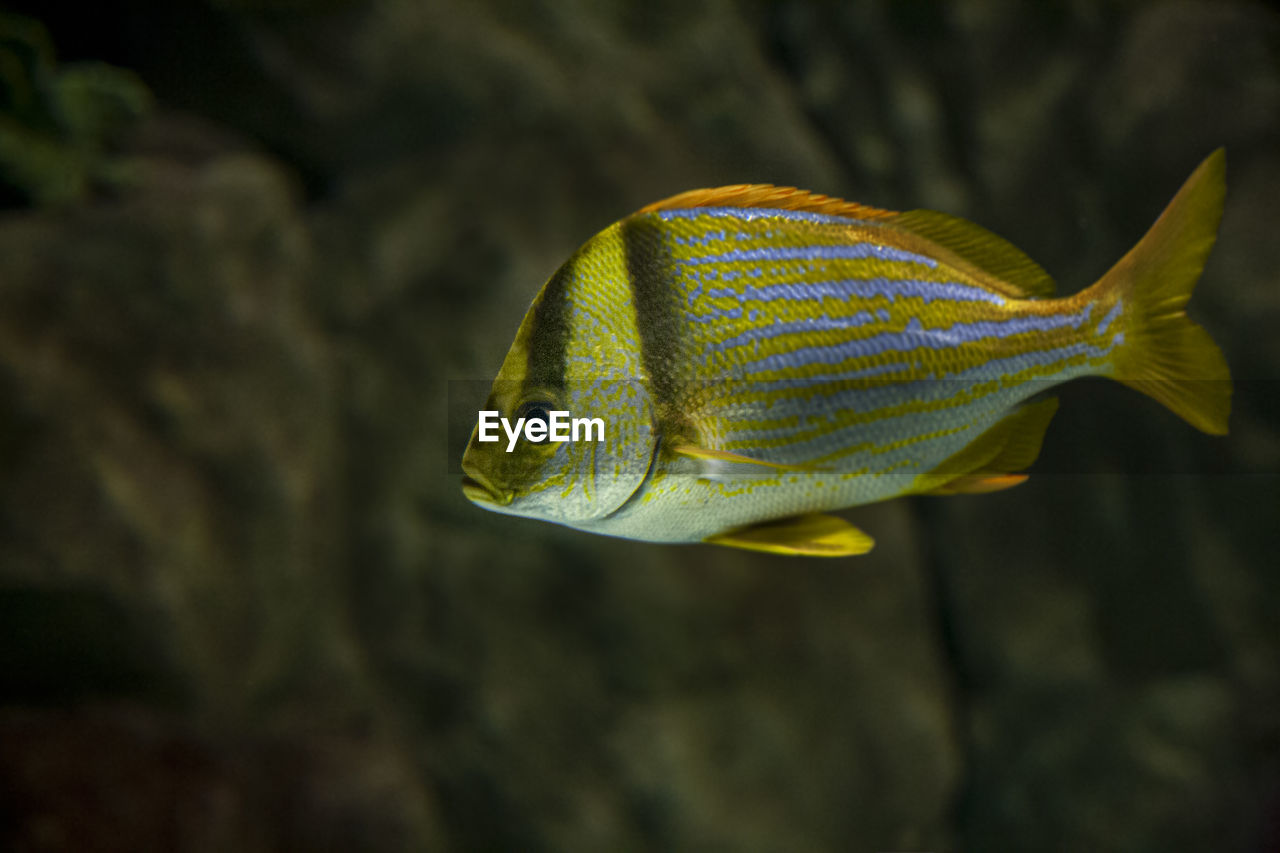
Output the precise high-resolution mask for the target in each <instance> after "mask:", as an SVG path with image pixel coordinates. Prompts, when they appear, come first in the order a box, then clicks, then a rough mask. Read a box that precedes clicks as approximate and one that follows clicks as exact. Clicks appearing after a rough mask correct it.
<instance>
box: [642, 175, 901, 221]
mask: <svg viewBox="0 0 1280 853" xmlns="http://www.w3.org/2000/svg"><path fill="white" fill-rule="evenodd" d="M685 207H771V208H774V209H776V210H803V211H807V212H809V213H825V214H827V215H828V216H848V217H850V218H851V219H863V220H866V219H886V218H888V217H890V216H894V215H896V213H895V211H892V210H880V209H879V208H875V207H869V206H867V205H865V204H858V203H856V202H852V201H845V200H844V199H842V198H833V197H831V196H827V195H820V194H818V193H811V192H807V191H805V190H798V189H796V188H795V187H775V186H774V185H773V184H733V185H732V186H727V187H714V188H711V189H700V190H689V191H688V192H682V193H680V194H679V195H673V196H671V197H670V198H665V199H663V200H662V201H655V202H654V203H653V204H647V205H645V206H644V207H642V208H640V209H639V210H638V211H636V212H637V213H652V212H653V211H655V210H672V209H675V208H685Z"/></svg>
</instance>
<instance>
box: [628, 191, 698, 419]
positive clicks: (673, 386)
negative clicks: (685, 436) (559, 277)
mask: <svg viewBox="0 0 1280 853" xmlns="http://www.w3.org/2000/svg"><path fill="white" fill-rule="evenodd" d="M622 250H623V255H624V257H625V258H626V267H627V281H628V283H629V284H630V286H631V299H632V301H633V303H634V304H635V309H636V327H637V330H638V332H639V336H640V363H641V364H643V365H644V370H645V373H646V374H647V375H648V377H649V389H650V393H651V394H652V395H653V402H654V407H655V409H656V411H657V412H659V413H660V416H665V417H666V418H668V419H669V418H670V417H671V416H672V415H673V414H674V412H675V407H676V402H677V399H678V389H677V379H678V376H677V366H678V365H679V363H680V361H679V358H680V347H681V342H682V341H683V339H684V335H683V334H682V320H681V317H680V311H679V306H678V305H677V304H676V301H675V296H674V288H673V287H672V282H671V275H672V269H671V268H672V264H673V261H672V260H671V254H670V252H669V251H668V250H667V247H666V245H665V243H664V242H663V239H662V231H661V230H660V225H659V223H658V222H655V221H654V220H653V219H651V218H648V217H639V216H637V217H632V218H631V219H627V220H625V221H623V223H622Z"/></svg>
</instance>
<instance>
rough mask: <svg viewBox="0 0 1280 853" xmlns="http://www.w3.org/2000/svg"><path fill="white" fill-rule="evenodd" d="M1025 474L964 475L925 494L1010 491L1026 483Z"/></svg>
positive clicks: (980, 493) (968, 493)
mask: <svg viewBox="0 0 1280 853" xmlns="http://www.w3.org/2000/svg"><path fill="white" fill-rule="evenodd" d="M1027 479H1028V477H1027V475H1026V474H985V475H984V474H965V475H964V476H963V477H956V478H955V479H954V480H952V481H951V482H950V483H947V484H946V485H945V486H940V487H939V488H936V489H933V490H932V491H929V492H926V493H925V494H929V495H982V494H986V493H987V492H998V491H1001V490H1002V489H1012V488H1013V487H1014V486H1020V485H1022V484H1023V483H1025V482H1026V481H1027Z"/></svg>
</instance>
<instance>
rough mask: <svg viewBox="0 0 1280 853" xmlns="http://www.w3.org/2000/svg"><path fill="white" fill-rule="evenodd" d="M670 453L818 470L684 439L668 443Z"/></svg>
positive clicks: (690, 456) (783, 469)
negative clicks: (740, 453) (743, 454)
mask: <svg viewBox="0 0 1280 853" xmlns="http://www.w3.org/2000/svg"><path fill="white" fill-rule="evenodd" d="M668 446H669V447H670V449H671V452H672V453H678V454H679V455H681V456H688V457H689V458H690V459H705V460H715V461H717V462H733V463H737V464H740V465H760V466H762V467H765V468H776V469H777V470H779V471H816V470H819V469H817V468H815V467H813V466H812V465H786V464H784V463H781V462H766V461H765V460H763V459H752V458H751V457H750V456H740V455H739V454H737V453H730V452H729V451H728V450H712V449H711V448H709V447H699V446H698V445H696V444H690V443H688V442H684V441H676V442H672V443H671V444H670V445H668Z"/></svg>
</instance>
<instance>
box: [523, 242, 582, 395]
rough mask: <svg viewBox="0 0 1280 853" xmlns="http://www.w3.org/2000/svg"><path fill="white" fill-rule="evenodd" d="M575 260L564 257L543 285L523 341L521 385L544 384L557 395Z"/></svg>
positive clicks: (561, 392) (562, 379)
mask: <svg viewBox="0 0 1280 853" xmlns="http://www.w3.org/2000/svg"><path fill="white" fill-rule="evenodd" d="M575 260H576V257H574V258H570V259H569V260H568V261H566V262H565V263H564V265H563V266H561V267H560V269H558V270H556V272H555V274H554V275H552V276H551V278H550V279H548V280H547V283H546V284H545V285H543V287H542V293H541V295H540V296H539V297H538V301H537V304H536V305H535V306H534V308H533V323H532V325H531V326H530V328H529V338H528V341H527V344H526V346H527V347H528V361H527V363H526V368H525V388H545V389H546V390H548V391H551V392H553V393H555V394H556V395H557V396H558V397H560V398H561V399H563V396H564V382H565V374H566V370H565V365H566V358H567V356H566V353H567V352H568V349H569V282H570V278H571V276H572V274H573V264H574V262H575Z"/></svg>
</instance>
